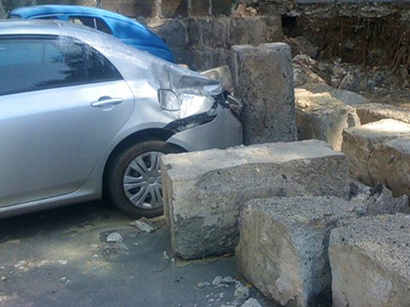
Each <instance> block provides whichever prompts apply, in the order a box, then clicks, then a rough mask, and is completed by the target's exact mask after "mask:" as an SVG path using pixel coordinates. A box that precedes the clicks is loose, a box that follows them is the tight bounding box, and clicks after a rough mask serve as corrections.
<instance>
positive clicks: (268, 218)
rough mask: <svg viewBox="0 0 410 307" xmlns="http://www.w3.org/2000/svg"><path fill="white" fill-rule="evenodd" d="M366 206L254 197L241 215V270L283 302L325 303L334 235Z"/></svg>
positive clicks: (238, 253) (329, 200)
mask: <svg viewBox="0 0 410 307" xmlns="http://www.w3.org/2000/svg"><path fill="white" fill-rule="evenodd" d="M365 211H366V208H365V206H364V204H362V203H360V202H355V203H354V202H349V201H348V200H346V199H341V198H337V197H329V196H327V197H323V196H322V197H292V198H283V197H281V198H270V199H254V200H251V201H249V202H247V204H246V206H245V208H244V210H243V211H242V214H241V219H240V223H239V224H240V226H239V230H240V239H239V244H238V247H237V248H236V257H237V261H238V265H239V270H240V273H241V274H242V275H243V276H244V277H245V278H246V279H247V280H248V281H249V282H251V283H252V284H253V285H254V286H255V287H256V288H258V289H259V290H260V291H261V292H262V293H263V294H264V295H265V296H267V297H268V298H270V299H273V300H275V301H277V302H279V303H280V305H281V306H320V305H321V304H320V303H321V302H322V303H323V302H326V301H330V298H331V272H330V265H329V258H328V246H329V235H330V232H331V230H332V229H333V228H335V227H336V226H337V224H338V223H339V221H340V220H342V219H347V218H355V217H357V216H360V215H363V214H364V213H365Z"/></svg>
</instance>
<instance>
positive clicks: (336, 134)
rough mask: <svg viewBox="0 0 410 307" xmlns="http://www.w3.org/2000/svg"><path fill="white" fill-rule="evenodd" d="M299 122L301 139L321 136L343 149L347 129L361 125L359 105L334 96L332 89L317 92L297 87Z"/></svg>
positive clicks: (336, 147)
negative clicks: (357, 109)
mask: <svg viewBox="0 0 410 307" xmlns="http://www.w3.org/2000/svg"><path fill="white" fill-rule="evenodd" d="M295 99H296V122H297V127H298V138H299V139H300V140H308V139H318V140H322V141H326V142H328V143H329V144H330V145H332V147H333V149H334V150H337V151H340V150H341V148H342V142H343V137H342V133H343V129H345V128H348V127H355V126H359V125H360V119H359V117H358V116H357V114H356V110H355V108H353V107H351V106H348V105H346V104H344V103H343V102H342V101H340V100H338V99H336V98H334V97H333V96H332V95H331V94H330V93H328V92H323V93H313V92H311V91H309V90H306V89H302V88H297V89H295Z"/></svg>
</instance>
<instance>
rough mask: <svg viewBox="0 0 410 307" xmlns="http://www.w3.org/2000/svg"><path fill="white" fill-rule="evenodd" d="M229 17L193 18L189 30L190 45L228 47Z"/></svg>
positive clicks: (199, 47)
mask: <svg viewBox="0 0 410 307" xmlns="http://www.w3.org/2000/svg"><path fill="white" fill-rule="evenodd" d="M229 21H230V19H229V18H212V19H211V18H195V19H193V18H191V19H190V20H189V25H188V32H189V42H190V45H191V46H192V47H194V48H197V49H203V48H226V47H227V41H228V33H229Z"/></svg>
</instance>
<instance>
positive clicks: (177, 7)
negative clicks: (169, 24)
mask: <svg viewBox="0 0 410 307" xmlns="http://www.w3.org/2000/svg"><path fill="white" fill-rule="evenodd" d="M159 3H160V5H161V16H162V17H165V18H180V17H188V1H187V0H166V1H159Z"/></svg>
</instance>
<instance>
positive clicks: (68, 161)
mask: <svg viewBox="0 0 410 307" xmlns="http://www.w3.org/2000/svg"><path fill="white" fill-rule="evenodd" d="M32 35H39V36H56V37H59V38H69V39H73V40H76V41H78V42H81V43H82V44H84V45H85V46H92V49H93V50H95V51H96V52H99V53H100V54H102V55H103V56H104V57H106V58H107V59H108V60H109V61H110V63H111V64H113V65H114V66H115V67H116V68H117V69H118V71H119V73H120V74H121V76H122V78H123V79H124V80H125V81H124V80H121V81H120V80H117V81H110V82H99V83H87V84H80V85H75V86H66V87H58V88H47V89H41V90H37V91H27V92H23V93H15V94H5V95H1V94H0V109H1V110H2V112H1V113H0V142H1V144H2V146H1V147H0V169H2V173H1V174H0V217H6V216H10V215H15V214H21V213H25V212H30V211H35V210H39V209H45V208H51V207H55V206H60V205H66V204H70V203H75V202H78V201H87V200H96V199H99V198H101V197H102V194H103V180H104V173H105V170H106V166H107V163H108V161H109V160H110V158H111V157H112V156H113V153H114V152H115V151H116V149H117V148H119V147H120V146H121V144H122V143H123V142H124V141H125V140H128V141H131V142H133V143H138V142H140V141H141V140H140V139H139V138H140V136H141V135H142V134H144V135H148V136H149V135H150V134H149V133H151V132H152V131H156V132H157V134H156V135H158V132H161V133H160V134H161V135H162V140H163V141H166V142H167V143H169V144H174V145H178V146H180V147H182V148H183V149H184V150H189V151H191V150H203V149H209V148H227V147H230V146H234V145H239V144H241V143H242V127H241V124H240V123H239V121H238V120H237V118H236V117H234V115H233V114H232V112H230V110H229V109H228V108H227V107H226V106H224V105H222V104H218V103H216V102H215V103H214V106H213V107H212V108H211V109H209V110H208V111H207V112H206V113H204V114H202V113H201V114H198V115H193V116H191V117H188V118H181V116H182V115H181V113H178V112H174V111H166V110H164V109H162V108H161V106H160V103H159V97H158V91H159V90H160V89H167V90H170V91H173V92H174V93H176V95H183V94H184V93H186V92H188V93H194V94H195V95H199V96H201V95H203V96H212V95H215V94H221V93H222V91H223V89H222V87H221V85H220V83H219V82H218V81H215V80H210V79H208V78H206V77H204V76H203V75H201V74H199V73H196V72H193V71H190V70H187V69H184V68H181V67H179V66H178V65H175V64H172V63H169V62H167V61H164V60H162V59H160V58H158V57H153V56H151V55H150V54H148V53H146V52H142V51H140V50H137V49H134V48H132V47H130V46H127V45H125V44H123V43H122V42H120V41H119V40H117V39H116V38H114V37H112V36H110V35H106V34H104V33H101V32H99V31H96V30H93V29H90V28H86V27H84V26H78V25H75V24H70V23H66V22H60V21H44V20H43V21H14V22H13V21H5V22H3V21H0V42H1V40H2V39H4V37H6V38H10V37H23V38H24V37H27V36H30V37H31V36H32ZM0 47H1V44H0ZM1 58H2V50H1V48H0V64H1V63H2V61H1ZM1 86H2V85H1V84H0V89H1ZM0 93H1V91H0ZM102 97H109V98H114V99H115V98H119V97H120V98H121V99H122V100H123V101H122V103H119V104H114V105H111V106H110V105H108V106H104V105H102V106H99V107H98V106H97V107H95V106H94V107H93V106H92V104H93V102H96V101H97V102H98V101H99V100H100V98H102ZM201 116H205V117H209V118H210V120H208V121H207V122H206V123H205V122H204V123H202V122H198V121H197V118H200V117H201ZM179 122H181V129H178V125H179ZM186 122H188V124H189V125H186V127H185V126H184V125H185V123H186ZM170 126H172V127H174V128H175V127H176V129H169V128H168V127H170ZM3 144H4V146H3Z"/></svg>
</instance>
